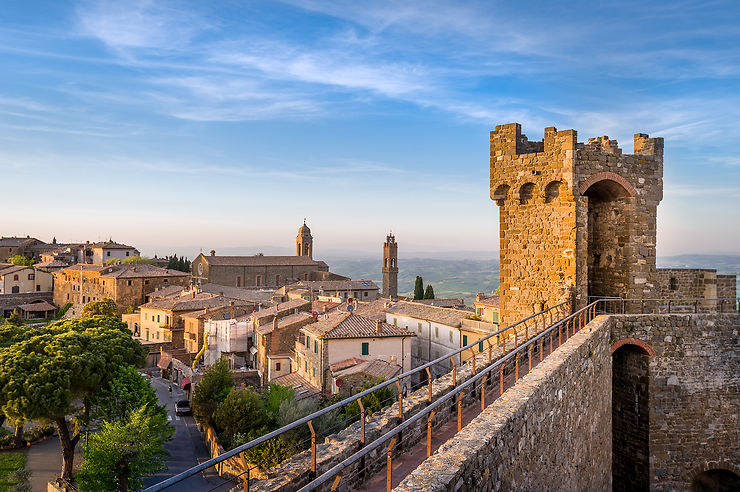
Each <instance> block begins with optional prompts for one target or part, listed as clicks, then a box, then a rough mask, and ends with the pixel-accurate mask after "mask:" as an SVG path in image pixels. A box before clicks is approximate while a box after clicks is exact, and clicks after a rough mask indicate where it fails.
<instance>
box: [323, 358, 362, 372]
mask: <svg viewBox="0 0 740 492" xmlns="http://www.w3.org/2000/svg"><path fill="white" fill-rule="evenodd" d="M363 362H367V361H366V360H365V359H358V358H357V357H352V358H351V359H345V360H343V361H340V362H335V363H334V364H330V365H329V370H330V371H331V372H335V371H341V370H342V369H347V368H348V367H352V366H356V365H357V364H362V363H363Z"/></svg>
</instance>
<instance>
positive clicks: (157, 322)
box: [157, 315, 159, 323]
mask: <svg viewBox="0 0 740 492" xmlns="http://www.w3.org/2000/svg"><path fill="white" fill-rule="evenodd" d="M157 323H159V315H157Z"/></svg>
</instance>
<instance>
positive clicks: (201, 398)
mask: <svg viewBox="0 0 740 492" xmlns="http://www.w3.org/2000/svg"><path fill="white" fill-rule="evenodd" d="M233 386H234V380H233V379H232V377H231V370H229V361H228V360H227V359H219V360H218V361H217V362H216V363H215V364H213V365H212V366H211V367H209V368H208V369H206V372H205V373H203V377H202V378H201V380H200V381H198V382H197V383H196V384H195V387H194V388H193V416H194V417H195V418H196V419H197V420H198V422H200V423H202V424H205V423H208V422H210V421H211V420H213V414H214V413H215V412H216V407H218V404H219V403H220V402H222V401H223V400H224V399H225V398H226V396H227V394H228V391H229V390H230V389H231V388H232V387H233Z"/></svg>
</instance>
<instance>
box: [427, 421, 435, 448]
mask: <svg viewBox="0 0 740 492" xmlns="http://www.w3.org/2000/svg"><path fill="white" fill-rule="evenodd" d="M433 418H434V410H432V413H430V414H429V417H427V458H429V457H430V456H431V455H432V419H433Z"/></svg>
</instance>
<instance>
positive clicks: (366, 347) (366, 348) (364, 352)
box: [362, 342, 370, 355]
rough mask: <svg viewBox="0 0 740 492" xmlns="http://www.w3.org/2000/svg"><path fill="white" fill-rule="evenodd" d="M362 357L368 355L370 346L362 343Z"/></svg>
mask: <svg viewBox="0 0 740 492" xmlns="http://www.w3.org/2000/svg"><path fill="white" fill-rule="evenodd" d="M362 355H370V344H369V343H368V342H362Z"/></svg>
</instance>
